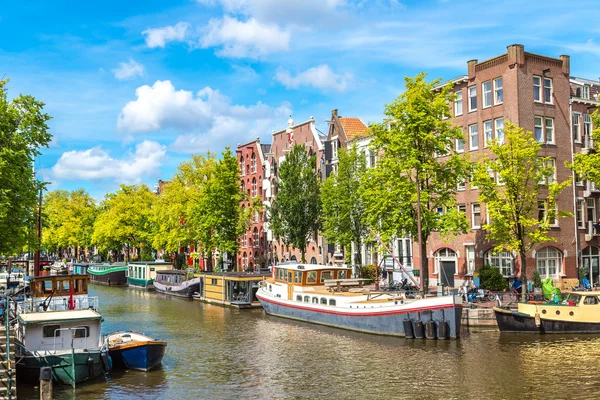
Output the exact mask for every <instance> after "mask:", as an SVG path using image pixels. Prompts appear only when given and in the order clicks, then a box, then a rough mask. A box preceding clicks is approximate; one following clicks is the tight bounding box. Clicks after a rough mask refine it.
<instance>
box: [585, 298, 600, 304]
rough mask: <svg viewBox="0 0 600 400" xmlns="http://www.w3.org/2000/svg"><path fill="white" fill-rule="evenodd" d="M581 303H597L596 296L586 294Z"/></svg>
mask: <svg viewBox="0 0 600 400" xmlns="http://www.w3.org/2000/svg"><path fill="white" fill-rule="evenodd" d="M583 304H586V305H595V304H598V297H596V296H586V298H585V300H583Z"/></svg>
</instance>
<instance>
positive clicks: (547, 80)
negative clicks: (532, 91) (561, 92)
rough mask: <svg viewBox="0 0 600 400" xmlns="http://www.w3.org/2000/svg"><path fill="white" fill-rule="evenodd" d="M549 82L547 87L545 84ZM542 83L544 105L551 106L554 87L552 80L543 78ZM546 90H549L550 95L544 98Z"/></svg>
mask: <svg viewBox="0 0 600 400" xmlns="http://www.w3.org/2000/svg"><path fill="white" fill-rule="evenodd" d="M547 82H550V85H549V86H547V85H546V83H547ZM543 83H544V103H546V104H553V103H554V99H553V97H554V96H553V94H554V87H553V84H552V78H547V77H544V79H543ZM546 88H550V95H549V96H546ZM546 97H550V99H547V98H546Z"/></svg>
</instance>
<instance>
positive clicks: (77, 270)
mask: <svg viewBox="0 0 600 400" xmlns="http://www.w3.org/2000/svg"><path fill="white" fill-rule="evenodd" d="M89 267H90V264H89V263H75V264H73V266H72V267H71V273H72V274H74V275H87V273H88V268H89Z"/></svg>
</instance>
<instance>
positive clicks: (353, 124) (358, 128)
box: [340, 117, 369, 140]
mask: <svg viewBox="0 0 600 400" xmlns="http://www.w3.org/2000/svg"><path fill="white" fill-rule="evenodd" d="M340 123H341V124H342V128H343V129H344V133H345V134H346V139H348V140H352V139H356V138H359V137H364V136H368V135H369V128H367V126H366V125H365V124H364V122H362V121H361V120H360V118H352V117H340Z"/></svg>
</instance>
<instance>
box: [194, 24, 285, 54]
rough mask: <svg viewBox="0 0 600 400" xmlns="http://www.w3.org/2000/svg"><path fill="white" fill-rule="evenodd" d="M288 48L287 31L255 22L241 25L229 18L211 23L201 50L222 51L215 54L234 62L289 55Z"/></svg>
mask: <svg viewBox="0 0 600 400" xmlns="http://www.w3.org/2000/svg"><path fill="white" fill-rule="evenodd" d="M289 44H290V32H289V31H288V30H282V29H280V28H279V27H278V26H277V25H275V24H270V23H262V22H259V21H258V20H256V19H254V18H250V19H248V20H247V21H240V20H238V19H236V18H232V17H229V16H227V15H226V16H224V17H223V19H211V20H210V21H209V23H208V26H207V27H206V28H205V30H204V35H203V36H202V38H201V39H200V47H202V48H208V47H220V49H219V50H218V51H217V52H216V54H217V55H219V56H222V57H231V58H260V57H262V56H265V55H267V54H271V53H275V52H278V51H287V50H288V49H289Z"/></svg>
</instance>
